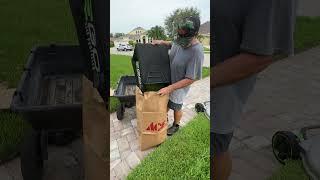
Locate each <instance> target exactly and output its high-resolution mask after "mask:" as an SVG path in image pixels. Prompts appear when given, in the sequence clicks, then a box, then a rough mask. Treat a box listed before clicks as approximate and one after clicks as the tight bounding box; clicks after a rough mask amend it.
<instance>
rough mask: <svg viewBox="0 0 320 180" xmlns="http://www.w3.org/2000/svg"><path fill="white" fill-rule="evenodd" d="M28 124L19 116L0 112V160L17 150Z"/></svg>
mask: <svg viewBox="0 0 320 180" xmlns="http://www.w3.org/2000/svg"><path fill="white" fill-rule="evenodd" d="M28 127H29V125H28V124H27V123H26V122H25V121H23V120H22V119H21V117H20V116H18V115H16V114H13V113H9V112H0V161H1V160H4V159H6V158H8V157H10V156H12V155H13V154H16V153H17V152H18V151H19V148H18V147H19V145H20V142H21V140H22V136H23V133H24V131H25V130H26V128H28Z"/></svg>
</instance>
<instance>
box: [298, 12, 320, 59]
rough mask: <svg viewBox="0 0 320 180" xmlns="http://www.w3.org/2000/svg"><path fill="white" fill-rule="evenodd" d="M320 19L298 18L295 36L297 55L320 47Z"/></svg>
mask: <svg viewBox="0 0 320 180" xmlns="http://www.w3.org/2000/svg"><path fill="white" fill-rule="evenodd" d="M319 32H320V17H297V23H296V30H295V34H294V46H295V49H296V53H298V52H301V51H304V50H307V49H309V48H312V47H315V46H319V45H320V33H319Z"/></svg>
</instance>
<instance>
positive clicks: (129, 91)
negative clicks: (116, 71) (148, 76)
mask: <svg viewBox="0 0 320 180" xmlns="http://www.w3.org/2000/svg"><path fill="white" fill-rule="evenodd" d="M136 86H137V84H136V79H135V77H134V76H122V77H121V78H120V80H119V82H118V87H117V89H116V90H115V91H114V97H116V98H118V99H119V101H120V105H119V107H118V109H117V118H118V120H122V119H123V116H124V112H125V108H126V107H128V108H130V107H132V106H134V105H135V102H136V96H135V90H136Z"/></svg>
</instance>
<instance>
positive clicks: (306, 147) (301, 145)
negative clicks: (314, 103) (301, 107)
mask: <svg viewBox="0 0 320 180" xmlns="http://www.w3.org/2000/svg"><path fill="white" fill-rule="evenodd" d="M314 130H319V133H314ZM312 131H313V133H311V132H312ZM307 133H308V134H307ZM272 149H273V154H274V156H275V157H276V159H277V160H278V161H279V162H280V163H281V164H285V163H286V161H287V160H289V159H292V160H302V162H303V166H304V169H305V171H306V173H307V174H308V175H309V177H310V179H312V180H319V179H320V155H319V153H320V125H316V126H308V127H304V128H302V129H301V130H300V133H299V134H298V135H296V134H294V133H293V132H290V131H278V132H276V133H275V134H274V135H273V137H272Z"/></svg>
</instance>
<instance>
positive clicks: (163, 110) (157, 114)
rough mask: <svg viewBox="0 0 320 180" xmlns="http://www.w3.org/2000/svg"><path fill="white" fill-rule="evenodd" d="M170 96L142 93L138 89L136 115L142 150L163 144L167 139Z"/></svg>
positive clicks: (150, 92)
mask: <svg viewBox="0 0 320 180" xmlns="http://www.w3.org/2000/svg"><path fill="white" fill-rule="evenodd" d="M168 101H169V95H165V96H160V95H158V94H157V92H155V91H149V92H145V93H142V92H141V91H140V89H139V88H138V87H137V88H136V113H137V128H138V134H139V137H138V139H139V144H140V150H141V151H143V150H147V149H149V148H151V147H154V146H156V145H159V144H161V143H162V142H164V141H165V139H166V137H167V129H168V122H167V107H168Z"/></svg>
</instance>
